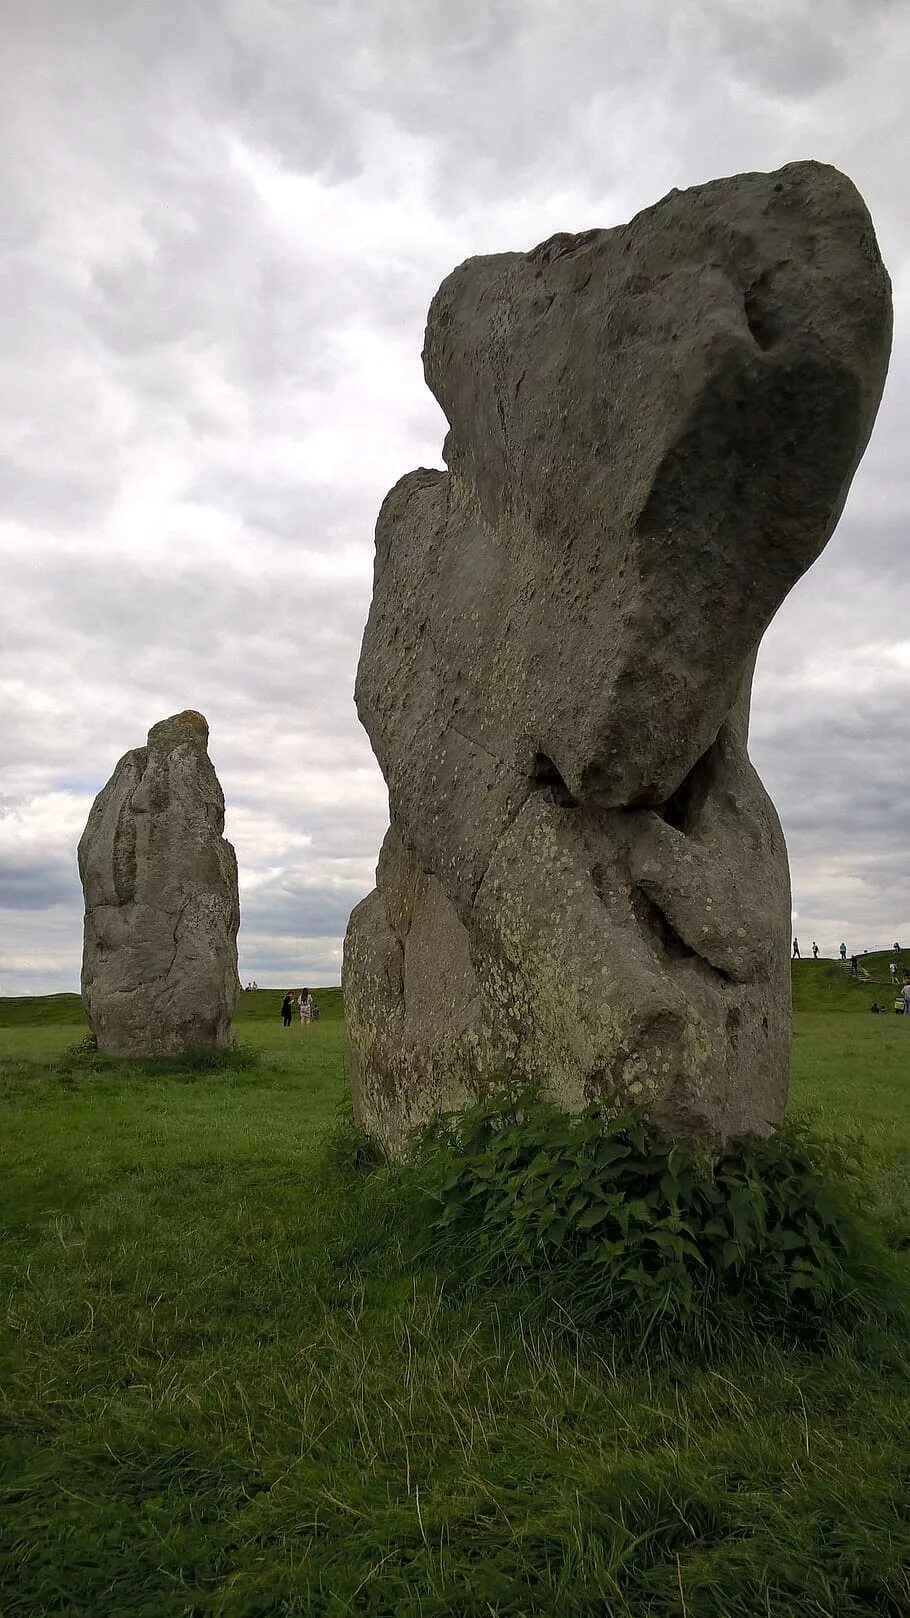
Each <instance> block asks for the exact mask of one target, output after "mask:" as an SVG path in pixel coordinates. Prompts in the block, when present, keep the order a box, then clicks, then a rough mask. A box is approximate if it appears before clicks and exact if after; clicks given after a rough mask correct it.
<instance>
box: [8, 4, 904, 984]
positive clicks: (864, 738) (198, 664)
mask: <svg viewBox="0 0 910 1618" xmlns="http://www.w3.org/2000/svg"><path fill="white" fill-rule="evenodd" d="M908 82H910V6H907V5H906V4H905V3H904V0H893V3H889V0H458V3H457V4H456V3H454V0H369V3H367V0H154V3H151V0H3V4H2V5H0V129H2V134H0V197H2V199H3V205H2V209H0V324H2V332H0V553H2V575H0V603H2V606H0V616H2V625H0V628H2V634H0V716H2V717H0V733H2V739H0V994H24V993H30V992H41V991H50V990H55V989H63V988H66V989H70V988H76V987H77V986H78V976H79V961H80V954H81V915H82V907H81V895H80V890H79V885H78V879H77V876H76V869H75V846H76V843H77V841H78V838H79V835H80V833H81V831H82V828H83V825H84V823H85V819H86V816H87V813H88V810H89V806H90V804H91V801H92V798H93V796H94V794H95V793H96V792H97V791H98V789H99V788H100V787H101V786H102V785H103V783H104V782H105V781H106V780H107V778H108V776H109V775H110V773H111V771H112V769H113V767H114V765H115V763H116V761H117V759H118V758H119V757H120V755H121V754H122V753H123V752H125V751H126V750H127V748H130V747H135V746H140V745H142V743H143V742H144V740H145V735H146V732H147V730H148V728H149V726H150V725H151V724H152V723H154V722H155V721H156V720H158V719H161V718H163V717H165V716H166V715H167V714H170V713H173V712H174V711H176V710H178V709H180V708H184V707H194V708H198V709H201V710H202V712H204V713H205V714H206V715H207V717H208V719H209V723H210V726H211V744H210V746H211V753H212V757H213V759H214V762H215V766H216V768H217V770H218V772H219V775H220V777H221V781H222V785H223V787H224V790H225V796H226V798H227V802H228V835H229V836H230V837H231V838H232V840H233V842H234V844H235V846H236V848H237V854H238V858H239V862H240V873H241V903H242V909H243V924H242V929H241V937H240V965H241V975H242V976H243V978H244V979H247V978H249V977H253V976H255V977H256V978H257V979H258V981H259V982H260V983H261V984H264V983H271V984H281V985H282V986H283V985H285V984H287V983H291V982H296V983H300V982H306V981H307V980H309V981H311V982H317V983H332V982H337V981H338V978H339V973H340V958H341V939H342V935H343V932H344V926H345V922H346V919H347V915H348V912H349V911H350V908H351V906H352V905H353V904H354V903H355V902H356V901H357V900H358V899H360V898H361V897H362V895H363V894H364V893H365V892H366V891H367V890H368V889H369V888H370V887H371V886H372V877H373V868H374V864H375V858H376V853H377V850H378V846H379V843H380V840H381V837H382V834H383V831H384V828H385V822H386V817H387V801H386V795H385V790H384V787H383V783H382V779H381V777H380V775H379V771H378V769H377V768H376V766H375V764H374V762H373V759H372V755H371V752H370V749H369V745H368V743H367V741H366V738H365V736H364V735H363V733H362V731H361V730H360V728H359V726H358V723H357V719H356V715H355V713H354V708H353V703H352V699H351V689H352V684H353V678H354V670H355V665H356V660H357V655H358V651H359V644H360V635H361V630H362V626H363V622H364V619H365V616H366V612H367V607H368V603H369V595H370V585H371V573H372V560H373V537H372V530H373V523H374V520H375V515H376V512H377V510H378V507H379V504H380V501H381V499H382V496H383V495H384V493H385V492H386V490H387V489H388V488H389V487H390V485H391V484H392V483H394V482H395V481H396V480H397V478H398V477H399V476H400V475H401V474H402V473H403V472H406V471H408V470H409V469H410V468H412V467H415V466H418V465H421V464H423V465H439V464H440V449H441V444H442V438H443V435H444V431H445V424H444V421H443V418H442V415H441V412H440V411H439V409H438V407H437V405H436V403H435V401H434V400H433V399H432V397H431V396H430V394H429V393H428V392H427V390H426V388H425V386H424V383H423V377H422V371H421V364H420V349H421V343H422V336H423V326H424V320H425V316H426V310H427V305H428V303H429V301H430V298H431V296H432V294H433V292H434V291H435V289H436V287H437V285H438V284H439V282H440V280H441V279H442V277H443V276H444V275H445V274H447V272H448V271H449V270H450V269H451V268H452V267H453V266H454V265H455V264H456V263H458V262H459V261H460V260H462V259H464V258H466V257H468V256H469V255H470V254H473V253H486V252H494V251H499V250H502V249H508V248H519V249H523V248H530V247H531V246H533V245H534V244H535V243H536V242H538V241H540V240H542V239H543V238H545V237H546V236H548V235H550V234H552V233H553V232H554V231H556V230H570V231H574V230H583V229H587V228H589V227H591V226H595V225H598V226H608V225H613V224H618V223H620V222H622V221H624V220H626V219H627V218H629V217H630V216H631V215H632V214H633V213H634V212H636V211H637V210H638V209H639V208H641V207H644V206H647V205H648V204H650V203H652V202H654V201H656V200H657V198H659V197H660V196H662V195H663V194H664V193H665V192H666V191H668V190H669V189H670V188H671V187H673V186H679V187H684V186H688V185H692V184H694V183H697V182H698V181H702V180H706V179H709V178H712V177H714V176H715V175H718V174H726V173H732V172H735V171H738V170H743V169H770V168H776V167H778V166H779V165H780V164H782V163H785V162H789V161H791V160H793V159H795V158H805V157H814V158H819V159H822V160H824V161H826V162H831V163H836V164H837V165H838V166H839V167H841V168H843V169H845V170H846V172H847V173H848V174H850V175H851V176H852V178H853V179H854V180H855V181H856V183H857V184H858V185H859V187H860V189H861V191H862V192H863V194H864V195H865V197H866V200H867V202H868V204H869V206H870V208H871V211H872V214H873V218H874V220H875V224H876V228H877V231H878V236H879V242H880V245H881V248H882V252H883V255H884V258H885V261H886V264H887V265H888V268H889V270H890V272H891V276H892V280H893V282H894V292H895V347H894V353H893V357H892V363H891V374H890V378H889V382H888V386H887V390H886V394H885V401H884V404H883V406H882V410H881V413H880V415H879V420H878V425H877V427H876V429H875V433H874V436H873V440H872V444H871V446H870V448H869V450H868V452H867V455H866V458H865V460H864V462H863V465H862V467H861V469H860V472H859V475H858V476H857V479H856V481H855V484H854V487H853V493H852V495H851V497H850V500H849V503H848V506H847V509H846V512H845V514H844V517H843V519H842V521H841V524H840V527H839V529H838V531H837V533H836V535H835V537H834V538H833V539H832V541H831V543H830V545H829V546H828V549H827V551H826V552H825V554H824V556H823V557H822V559H821V561H820V562H819V563H817V564H816V566H815V567H814V568H813V569H812V570H811V572H810V573H809V574H808V575H807V576H806V578H805V579H803V580H802V582H801V583H800V584H799V585H798V586H797V588H796V589H795V590H794V592H793V594H792V595H791V596H790V598H789V600H788V601H787V602H786V604H785V605H784V607H783V608H782V610H781V612H780V614H779V616H778V618H777V619H776V621H775V623H774V625H773V626H772V628H771V630H770V632H769V634H768V636H767V639H766V642H765V645H764V648H763V651H762V654H761V658H760V662H759V672H758V678H757V681H756V694H755V707H754V716H753V730H752V754H753V758H754V760H755V762H756V764H757V766H758V768H759V770H760V772H761V774H762V775H763V777H764V780H765V782H766V784H767V786H768V788H769V790H770V791H771V793H772V795H773V797H774V798H775V800H776V802H777V805H778V808H779V810H780V813H781V817H782V820H783V824H784V830H785V832H786V835H787V841H788V844H789V848H790V855H791V862H792V868H793V890H794V910H795V926H796V928H797V931H798V932H799V934H800V937H801V939H802V940H803V943H804V947H805V946H807V945H808V944H810V943H811V940H812V938H813V937H814V938H817V939H818V941H819V943H820V945H821V946H822V949H823V951H825V952H832V951H833V950H834V949H835V948H836V946H837V944H838V943H839V942H840V939H841V938H842V937H843V938H844V939H845V940H846V942H847V944H848V946H849V947H850V948H851V950H852V949H860V948H863V947H869V948H873V947H876V946H878V947H881V946H883V945H885V944H889V943H890V942H891V941H892V940H893V939H894V938H895V937H905V938H906V939H907V941H908V943H910V791H908V783H910V531H908V525H907V520H906V519H907V512H908V494H910V468H908V457H907V453H906V423H907V405H908V399H910V346H908V339H907V328H908V315H910V214H908V208H907V203H908V179H907V176H908V172H910V142H908V136H907V119H906V114H905V112H903V111H902V110H901V107H902V103H903V102H904V100H905V97H906V89H907V84H908Z"/></svg>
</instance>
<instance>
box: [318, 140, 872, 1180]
mask: <svg viewBox="0 0 910 1618" xmlns="http://www.w3.org/2000/svg"><path fill="white" fill-rule="evenodd" d="M890 329H891V302H890V287H889V282H888V277H887V274H886V272H885V270H884V268H883V266H882V262H881V259H880V257H879V252H878V247H877V245H876V240H875V235H874V232H873V228H872V224H871V221H870V219H869V215H868V213H867V211H866V208H865V206H864V204H863V201H862V199H861V197H860V196H859V194H858V193H857V191H856V190H855V188H854V187H853V185H852V184H851V183H850V181H849V180H847V179H846V178H845V177H844V176H843V175H841V174H839V173H838V172H837V171H836V170H834V169H831V168H827V167H824V166H822V165H819V164H816V163H798V164H792V165H790V166H788V167H787V168H784V169H782V170H780V171H779V172H778V173H776V174H770V175H766V174H748V175H741V176H738V177H736V178H733V179H728V180H718V181H715V182H713V183H712V184H709V185H704V186H699V187H698V188H696V189H694V190H692V191H687V192H685V193H671V194H670V196H668V197H666V198H664V200H663V201H662V202H660V203H658V204H657V206H656V207H654V208H651V209H649V210H647V211H646V212H644V213H642V214H640V215H638V217H637V218H635V219H633V220H632V221H631V223H630V224H628V225H625V226H622V227H620V228H617V229H614V230H593V231H589V232H586V233H585V234H584V235H580V236H556V237H554V238H553V239H552V240H550V241H548V242H544V243H543V244H542V245H541V246H539V247H537V248H535V249H534V250H533V251H532V252H530V253H527V254H519V253H505V254H500V255H497V256H494V257H490V258H479V259H471V260H469V261H468V262H467V263H466V264H463V265H462V266H461V267H460V268H459V269H457V270H456V271H455V272H454V273H453V274H452V275H450V276H449V278H448V279H447V280H446V281H445V282H444V283H443V285H442V287H441V288H440V290H439V292H438V293H437V295H436V297H435V299H434V300H433V304H432V306H431V309H430V314H429V322H428V326H427V335H426V343H425V349H424V365H425V374H426V378H427V382H428V384H429V386H430V387H431V388H432V390H433V392H434V393H435V394H436V397H437V398H438V400H439V402H440V404H441V405H442V407H443V409H444V411H445V413H446V416H447V418H448V421H449V424H450V428H451V431H450V432H449V434H448V437H447V439H446V445H445V450H444V459H445V461H446V463H447V466H448V472H437V471H418V472H414V473H411V474H410V475H409V476H407V477H405V478H403V479H402V481H401V482H400V483H399V484H397V486H396V487H395V488H394V489H393V490H392V491H391V493H390V494H389V495H388V497H387V499H386V501H385V503H384V505H383V508H382V511H381V513H380V517H379V522H378V525H377V530H376V568H375V581H374V594H373V602H372V607H371V610H370V616H369V621H368V623H367V628H366V633H365V637H364V643H363V651H362V655H361V661H360V668H359V673H358V679H357V691H356V697H357V705H358V711H359V713H360V717H361V720H362V722H363V724H364V726H365V727H366V730H367V732H368V734H369V736H370V740H371V742H372V744H373V747H374V750H375V752H376V755H377V757H378V759H379V763H380V765H381V767H382V770H383V773H384V775H385V778H386V781H387V783H388V787H389V798H390V807H391V822H392V824H391V830H390V832H389V834H388V837H387V839H386V843H385V846H384V848H383V851H382V855H381V857H380V861H379V867H378V871H377V888H376V891H375V892H374V893H372V894H371V895H370V896H369V898H367V899H366V900H365V901H364V902H363V904H361V905H360V906H358V908H357V909H356V910H355V912H354V914H353V916H352V917H351V922H350V926H349V930H348V936H347V940H346V946H345V967H344V987H345V1003H346V1010H347V1018H348V1027H349V1033H350V1042H351V1053H352V1068H353V1084H354V1094H355V1103H356V1108H357V1111H358V1114H359V1117H360V1119H361V1120H362V1122H363V1123H364V1124H365V1125H366V1126H367V1127H368V1128H369V1129H370V1130H371V1131H372V1132H373V1133H375V1135H377V1136H378V1137H379V1138H380V1139H381V1140H382V1141H383V1142H384V1143H385V1144H386V1146H387V1147H389V1148H390V1149H391V1150H393V1151H397V1150H399V1149H400V1148H401V1146H402V1143H403V1141H404V1140H405V1138H406V1136H407V1133H408V1131H409V1130H410V1129H411V1128H412V1127H413V1126H414V1125H415V1124H417V1123H419V1122H420V1121H422V1120H423V1119H424V1118H426V1117H427V1115H428V1114H430V1113H432V1112H433V1111H434V1110H435V1109H436V1108H438V1107H439V1106H451V1105H457V1104H459V1103H460V1102H461V1101H462V1100H465V1099H466V1098H467V1097H469V1096H470V1095H472V1094H473V1093H475V1092H476V1091H477V1089H478V1088H479V1087H480V1086H481V1085H482V1084H483V1083H484V1082H485V1081H486V1080H487V1079H489V1077H490V1076H491V1075H492V1074H494V1073H496V1072H502V1071H504V1070H510V1069H511V1070H515V1071H516V1072H520V1073H522V1074H525V1075H527V1076H528V1077H529V1078H531V1079H532V1080H534V1081H538V1082H539V1083H541V1084H542V1085H543V1086H544V1087H546V1088H547V1089H548V1090H549V1091H550V1092H551V1093H553V1094H554V1095H555V1096H556V1097H557V1098H559V1099H560V1100H561V1101H562V1102H564V1103H565V1104H566V1105H567V1106H568V1107H573V1108H574V1107H578V1106H581V1105H583V1104H584V1102H585V1100H586V1099H588V1098H591V1097H593V1096H595V1095H597V1094H599V1093H602V1092H609V1093H614V1092H616V1093H619V1094H621V1095H623V1096H625V1097H629V1098H632V1099H634V1100H637V1101H640V1102H641V1103H643V1104H645V1105H647V1107H648V1109H649V1110H650V1112H651V1114H652V1116H653V1117H654V1118H655V1119H656V1120H657V1121H658V1122H659V1123H660V1124H661V1125H662V1126H663V1127H664V1128H665V1129H666V1130H668V1131H674V1132H682V1131H685V1132H695V1133H698V1134H700V1135H702V1136H703V1137H705V1138H706V1139H709V1140H719V1139H722V1138H725V1137H728V1136H730V1135H731V1134H735V1133H737V1132H740V1131H745V1130H756V1131H766V1130H767V1129H768V1128H769V1127H771V1126H772V1125H773V1124H774V1123H775V1122H777V1121H778V1120H779V1119H780V1117H781V1114H782V1112H783V1107H784V1102H785V1099H786V1092H787V1082H788V1063H789V1032H790V1001H789V966H788V954H789V947H788V946H789V926H790V899H789V874H788V868H787V857H786V850H785V846H784V842H783V837H782V834H781V830H780V826H779V823H778V820H777V816H776V814H775V812H774V808H773V805H772V804H771V802H770V801H769V799H768V797H767V795H766V793H765V791H764V789H763V787H762V785H761V783H760V781H759V780H758V777H757V776H756V774H755V771H754V770H753V768H752V766H751V764H750V762H749V759H748V754H747V748H746V738H747V731H748V713H749V699H750V688H751V680H752V670H753V666H754V661H755V655H756V651H757V648H758V645H759V642H760V640H761V637H762V634H763V633H764V630H765V629H766V627H767V625H768V623H769V622H770V620H771V618H772V616H773V615H774V613H775V611H776V610H777V608H778V607H779V605H780V603H781V602H782V601H783V599H784V597H785V596H786V594H787V592H788V591H789V590H790V589H791V587H792V586H793V584H794V583H795V582H796V580H797V579H798V578H799V577H800V575H801V574H802V573H804V572H805V570H806V568H808V567H809V566H810V564H811V563H812V562H813V561H814V560H815V558H816V557H817V556H818V555H819V553H820V552H821V550H822V548H823V547H824V545H825V543H826V541H827V540H828V538H829V537H830V535H831V533H832V531H833V529H834V526H835V524H836V522H837V519H838V516H839V514H840V511H841V508H842V506H843V502H844V499H845V496H846V493H847V490H848V488H849V485H850V481H851V478H852V476H853V473H854V471H855V469H856V466H857V463H858V461H859V458H860V456H861V454H862V451H863V448H864V446H865V443H866V440H867V438H868V436H869V432H870V431H871V427H872V423H873V420H874V418H875V413H876V409H877V406H878V402H879V398H880V396H881V391H882V386H883V382H884V377H885V372H886V368H887V359H888V353H889V347H890Z"/></svg>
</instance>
